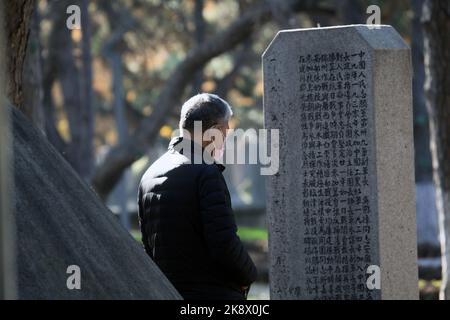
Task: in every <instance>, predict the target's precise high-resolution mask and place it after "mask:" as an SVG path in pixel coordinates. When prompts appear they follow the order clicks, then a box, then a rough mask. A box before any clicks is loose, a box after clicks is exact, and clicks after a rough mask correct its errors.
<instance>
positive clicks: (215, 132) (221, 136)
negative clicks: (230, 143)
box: [203, 121, 230, 150]
mask: <svg viewBox="0 0 450 320" xmlns="http://www.w3.org/2000/svg"><path fill="white" fill-rule="evenodd" d="M229 128H230V126H229V123H228V121H221V122H219V123H217V124H216V125H214V126H212V127H211V128H210V129H208V130H206V132H205V134H204V136H203V146H204V147H206V146H208V145H209V144H212V145H211V146H210V147H213V148H212V149H210V150H213V149H214V150H223V148H224V145H225V139H226V136H227V131H228V129H229Z"/></svg>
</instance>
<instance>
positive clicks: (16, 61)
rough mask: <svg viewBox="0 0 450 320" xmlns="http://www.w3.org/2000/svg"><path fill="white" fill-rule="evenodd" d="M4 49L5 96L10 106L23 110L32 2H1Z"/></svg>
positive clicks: (16, 0)
mask: <svg viewBox="0 0 450 320" xmlns="http://www.w3.org/2000/svg"><path fill="white" fill-rule="evenodd" d="M3 6H4V17H5V24H4V25H5V33H6V35H5V36H6V47H7V48H8V51H7V53H8V54H7V56H6V66H7V67H6V74H7V81H6V94H7V97H8V98H9V100H10V101H11V103H12V104H14V105H15V106H16V107H18V108H19V109H22V108H23V92H22V71H23V65H24V61H25V55H26V52H27V42H28V34H29V32H30V21H31V15H32V13H33V8H34V0H5V1H3Z"/></svg>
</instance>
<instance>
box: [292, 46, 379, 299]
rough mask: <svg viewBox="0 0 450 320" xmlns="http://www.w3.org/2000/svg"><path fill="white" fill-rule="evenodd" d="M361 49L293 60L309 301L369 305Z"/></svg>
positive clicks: (369, 211) (369, 212)
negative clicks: (295, 62) (295, 64)
mask: <svg viewBox="0 0 450 320" xmlns="http://www.w3.org/2000/svg"><path fill="white" fill-rule="evenodd" d="M367 58H368V53H367V52H366V51H364V50H358V51H350V52H348V51H341V52H330V53H326V54H323V53H320V54H319V53H317V54H306V55H300V56H299V58H298V75H299V77H300V79H299V88H298V89H299V95H300V96H299V103H300V105H299V106H298V107H299V108H300V123H299V128H300V133H299V137H300V143H301V150H302V159H301V166H302V172H303V177H302V179H301V180H302V194H301V196H302V207H301V208H300V209H301V210H302V212H301V216H302V219H303V224H304V234H303V235H302V252H300V254H301V256H302V259H303V263H302V265H303V266H304V279H303V282H304V283H303V286H304V287H303V291H304V294H305V295H306V296H307V297H309V298H311V299H374V298H377V294H378V293H377V292H374V291H371V290H369V289H368V288H367V286H366V279H367V274H366V270H367V267H368V266H369V265H372V264H374V263H375V261H374V257H373V252H374V251H375V250H376V248H375V246H376V245H377V244H376V237H375V236H374V233H376V232H377V230H374V228H373V226H374V223H375V221H374V220H376V216H374V215H373V214H374V210H375V208H374V207H373V202H372V201H371V200H370V199H371V194H373V192H375V190H374V189H373V188H374V186H371V184H370V183H369V180H370V171H371V166H370V162H371V161H374V159H371V157H372V155H373V153H372V150H371V148H373V146H372V145H371V144H372V143H371V142H372V140H371V138H370V137H371V132H370V130H371V128H370V126H369V118H370V117H371V114H370V112H371V110H369V104H368V78H369V75H368V70H367V67H366V66H367Z"/></svg>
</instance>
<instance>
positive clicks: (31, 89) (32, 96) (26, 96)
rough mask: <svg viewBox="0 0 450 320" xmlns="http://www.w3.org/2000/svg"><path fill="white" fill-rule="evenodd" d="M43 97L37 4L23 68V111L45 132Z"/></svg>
mask: <svg viewBox="0 0 450 320" xmlns="http://www.w3.org/2000/svg"><path fill="white" fill-rule="evenodd" d="M42 98H43V91H42V65H41V43H40V16H39V10H38V8H37V4H36V7H35V8H34V13H33V16H32V19H31V23H30V39H29V41H28V47H27V53H26V56H25V65H24V68H23V106H22V111H23V112H24V113H25V115H26V116H27V117H28V119H30V120H31V122H33V124H34V125H35V126H36V127H37V128H38V129H39V130H41V131H42V132H45V118H44V109H43V106H42Z"/></svg>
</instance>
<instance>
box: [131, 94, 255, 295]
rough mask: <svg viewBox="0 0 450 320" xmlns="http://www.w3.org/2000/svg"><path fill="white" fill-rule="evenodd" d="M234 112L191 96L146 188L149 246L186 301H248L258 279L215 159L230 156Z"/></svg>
mask: <svg viewBox="0 0 450 320" xmlns="http://www.w3.org/2000/svg"><path fill="white" fill-rule="evenodd" d="M231 116H232V111H231V107H230V106H229V104H228V103H227V102H226V101H224V100H223V99H221V98H219V97H218V96H216V95H213V94H207V93H202V94H198V95H196V96H194V97H192V98H190V99H189V100H188V101H186V102H185V104H184V105H183V107H182V110H181V117H180V131H181V135H180V136H179V137H176V138H174V139H172V141H171V142H170V145H169V148H168V151H167V152H166V153H165V154H164V155H163V156H162V157H160V158H159V159H158V160H157V161H156V162H155V163H153V165H151V166H150V168H148V170H147V171H146V173H145V174H144V176H143V178H142V180H141V183H140V186H139V194H138V204H139V221H140V226H141V232H142V241H143V243H144V247H145V250H146V252H147V253H148V254H149V255H150V257H151V258H152V259H153V260H154V261H155V262H156V264H157V265H158V266H159V267H160V269H161V270H162V271H163V273H164V274H165V275H166V276H167V278H168V279H169V280H170V281H171V282H172V283H173V285H174V286H175V288H176V289H177V290H178V291H179V292H180V294H181V295H182V296H183V297H184V298H185V299H238V300H242V299H245V298H246V296H247V292H248V288H249V286H250V284H251V283H252V282H253V281H255V278H256V268H255V265H254V263H253V261H252V260H251V258H250V256H249V255H248V253H247V251H246V250H245V248H244V246H243V245H242V243H241V241H240V239H239V237H238V236H237V234H236V231H237V227H236V223H235V220H234V216H233V210H232V208H231V201H230V194H229V192H228V188H227V186H226V183H225V180H224V178H223V175H222V171H223V170H224V169H225V167H224V166H223V165H221V164H219V163H218V161H215V160H218V159H219V158H220V157H221V156H222V153H223V149H224V142H225V136H226V131H227V129H228V120H229V119H230V117H231ZM209 131H213V134H207V132H209ZM217 132H218V133H219V134H217ZM214 133H215V134H214Z"/></svg>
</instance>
